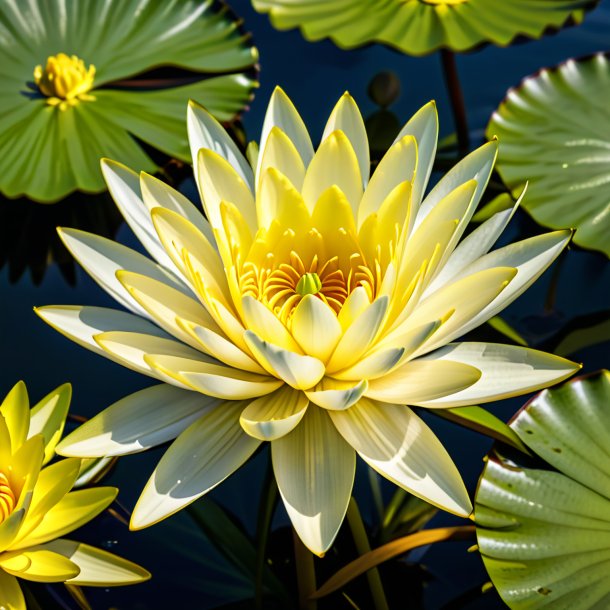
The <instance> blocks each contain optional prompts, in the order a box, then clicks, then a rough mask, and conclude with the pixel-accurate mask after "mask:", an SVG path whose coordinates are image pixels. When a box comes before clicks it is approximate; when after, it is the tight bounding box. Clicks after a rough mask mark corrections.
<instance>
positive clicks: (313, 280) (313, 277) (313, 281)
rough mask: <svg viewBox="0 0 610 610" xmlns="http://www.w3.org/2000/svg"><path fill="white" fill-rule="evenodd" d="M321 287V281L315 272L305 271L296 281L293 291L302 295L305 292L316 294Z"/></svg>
mask: <svg viewBox="0 0 610 610" xmlns="http://www.w3.org/2000/svg"><path fill="white" fill-rule="evenodd" d="M321 288H322V282H321V281H320V278H319V277H318V274H317V273H305V274H304V275H302V276H301V279H300V280H299V281H298V282H297V285H296V288H295V291H296V292H297V293H298V294H300V295H301V296H302V297H304V296H305V295H306V294H318V292H320V290H321Z"/></svg>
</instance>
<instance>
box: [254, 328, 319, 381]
mask: <svg viewBox="0 0 610 610" xmlns="http://www.w3.org/2000/svg"><path fill="white" fill-rule="evenodd" d="M245 339H246V343H247V344H248V347H249V348H250V351H251V352H252V353H253V354H254V356H255V357H256V359H257V360H258V361H259V363H260V364H261V365H262V366H263V367H264V368H265V369H266V370H267V371H268V372H269V373H271V374H272V375H274V376H276V377H279V378H280V379H281V380H282V381H285V382H286V383H287V384H288V385H290V386H292V387H293V388H296V389H297V390H306V389H308V388H311V387H313V386H314V385H316V383H318V381H320V379H322V376H323V375H324V364H323V363H322V362H321V361H320V360H318V359H317V358H313V357H312V356H303V355H301V354H296V353H295V352H292V351H290V350H286V349H283V348H281V347H279V346H277V345H274V344H273V343H269V342H267V341H264V340H263V339H261V338H260V337H259V336H258V335H257V334H256V333H254V332H253V331H251V330H248V331H246V334H245Z"/></svg>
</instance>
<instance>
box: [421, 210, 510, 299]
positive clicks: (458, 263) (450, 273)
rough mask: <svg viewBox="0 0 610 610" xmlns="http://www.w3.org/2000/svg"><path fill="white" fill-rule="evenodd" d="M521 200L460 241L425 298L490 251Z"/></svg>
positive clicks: (428, 288)
mask: <svg viewBox="0 0 610 610" xmlns="http://www.w3.org/2000/svg"><path fill="white" fill-rule="evenodd" d="M520 200H521V199H519V201H520ZM519 201H517V203H516V204H515V205H514V206H513V207H512V208H509V209H507V210H502V211H501V212H498V213H497V214H494V215H493V216H492V217H491V218H489V219H488V220H486V221H485V222H484V223H482V224H481V225H480V226H478V227H477V228H476V229H475V230H474V231H473V232H472V233H470V234H469V235H468V237H466V238H465V239H463V240H462V241H461V242H460V244H459V245H458V246H457V248H456V249H455V250H454V251H453V252H452V254H451V256H450V257H449V258H448V259H447V262H446V263H445V264H444V265H443V268H442V269H441V270H440V271H439V273H438V274H437V276H436V277H435V278H434V279H433V280H432V282H431V283H430V285H429V286H428V287H427V288H426V290H425V291H424V295H423V296H424V298H426V297H428V296H430V295H431V294H432V293H433V292H435V291H436V290H438V289H439V288H440V287H441V286H443V285H445V284H448V283H450V282H452V281H453V280H454V279H455V278H456V277H457V276H458V274H459V273H460V272H461V271H462V270H463V269H465V268H466V266H467V265H469V264H470V263H472V262H474V261H476V260H477V259H478V258H480V257H481V256H483V255H484V254H486V253H487V252H489V250H490V248H491V247H492V246H493V245H494V244H495V243H496V240H497V239H498V237H500V235H501V234H502V232H503V231H504V229H505V228H506V226H507V225H508V223H509V221H510V219H511V218H512V217H513V214H514V213H515V210H516V209H517V206H518V205H519Z"/></svg>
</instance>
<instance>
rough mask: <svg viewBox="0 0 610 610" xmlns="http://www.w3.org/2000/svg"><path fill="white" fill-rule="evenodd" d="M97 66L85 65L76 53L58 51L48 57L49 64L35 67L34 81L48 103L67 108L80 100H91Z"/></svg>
mask: <svg viewBox="0 0 610 610" xmlns="http://www.w3.org/2000/svg"><path fill="white" fill-rule="evenodd" d="M94 77H95V66H94V65H93V64H91V65H90V66H89V68H86V67H85V62H84V61H83V60H82V59H80V58H79V57H77V56H76V55H72V56H68V55H66V54H65V53H58V54H57V55H51V56H50V57H48V58H47V65H46V67H45V68H44V69H43V68H42V66H36V68H34V82H35V83H36V85H38V88H39V89H40V92H41V93H42V94H43V95H46V96H47V104H49V105H51V106H57V105H58V106H59V108H60V110H65V109H66V108H67V106H68V105H70V106H73V105H74V104H76V103H77V102H78V101H79V100H86V101H91V100H94V99H95V98H94V97H93V96H92V95H87V92H88V91H90V90H91V88H92V87H93V79H94Z"/></svg>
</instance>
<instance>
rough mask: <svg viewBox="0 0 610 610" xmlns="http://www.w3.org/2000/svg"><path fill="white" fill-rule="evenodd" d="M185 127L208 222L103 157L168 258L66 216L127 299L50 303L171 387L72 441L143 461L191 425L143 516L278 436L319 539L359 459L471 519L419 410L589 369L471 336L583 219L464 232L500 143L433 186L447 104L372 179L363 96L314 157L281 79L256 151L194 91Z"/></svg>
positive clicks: (78, 330) (215, 478)
mask: <svg viewBox="0 0 610 610" xmlns="http://www.w3.org/2000/svg"><path fill="white" fill-rule="evenodd" d="M188 129H189V138H190V145H191V151H192V155H193V163H194V167H195V176H196V179H197V184H198V186H199V192H200V195H201V198H202V201H203V208H204V210H205V216H206V217H205V218H204V216H203V215H202V214H201V212H200V211H199V210H198V209H197V208H196V207H195V206H194V205H193V204H192V203H190V202H189V201H188V200H187V199H185V197H184V196H183V195H181V194H180V193H178V192H176V191H175V190H173V189H171V188H170V187H168V186H167V185H166V184H164V183H163V182H161V181H159V180H157V179H156V178H154V177H152V176H150V175H147V174H145V173H142V174H140V175H138V174H136V173H134V172H132V171H131V170H129V169H127V168H126V167H124V166H122V165H119V164H117V163H115V162H112V161H104V162H103V171H104V174H105V177H106V180H107V182H108V186H109V189H110V192H111V193H112V195H113V197H114V198H115V200H116V203H117V205H118V206H119V208H120V209H121V211H122V213H123V215H124V216H125V218H126V220H127V222H128V223H129V225H130V226H131V228H132V229H133V230H134V232H135V233H136V235H137V236H138V238H139V239H140V240H141V242H142V244H143V245H144V247H145V248H146V249H147V250H148V252H149V253H150V254H151V256H152V257H153V258H154V259H155V260H156V262H153V261H152V260H150V259H149V258H147V257H146V256H144V255H142V254H139V253H137V252H135V251H132V250H130V249H128V248H126V247H124V246H122V245H119V244H116V243H114V242H112V241H109V240H106V239H103V238H101V237H98V236H95V235H91V234H88V233H84V232H81V231H76V230H72V229H63V230H62V231H61V235H62V238H63V240H64V242H65V244H66V245H67V247H68V248H69V249H70V250H71V252H72V253H73V254H74V256H75V257H76V258H77V259H78V260H79V261H80V263H81V264H82V265H83V267H84V268H85V269H86V270H87V271H88V272H89V273H90V274H91V275H92V276H93V278H94V279H95V280H96V281H97V282H98V283H99V284H100V286H102V288H104V289H105V290H106V291H107V292H109V293H110V294H111V295H112V296H113V297H114V298H115V299H116V300H117V301H118V302H119V303H120V304H121V305H122V306H123V307H125V308H126V309H127V310H129V312H130V313H127V312H125V311H120V310H114V309H106V308H99V307H85V306H52V307H43V308H40V309H38V310H37V311H38V314H39V315H40V316H41V317H42V318H43V319H44V320H46V321H47V322H48V323H49V324H51V325H52V326H54V327H55V328H56V329H58V330H59V331H60V332H62V333H63V334H64V335H66V336H67V337H69V338H71V339H72V340H74V341H76V342H77V343H79V344H80V345H82V346H84V347H87V348H88V349H91V350H93V351H95V352H97V353H98V354H102V355H104V356H106V357H108V358H110V359H112V360H114V361H115V362H118V363H120V364H122V365H124V366H127V367H129V368H131V369H133V370H136V371H139V372H141V373H144V374H146V375H149V376H151V377H153V378H156V379H158V380H160V381H161V382H163V383H162V384H161V385H156V386H154V387H151V388H148V389H145V390H142V391H140V392H136V393H135V394H132V395H131V396H128V397H126V398H124V399H122V400H121V401H119V402H118V403H116V404H114V405H112V406H111V407H109V408H108V409H106V410H105V411H104V412H102V413H101V414H99V415H98V416H96V417H95V418H93V419H92V420H91V421H90V422H88V423H86V424H84V425H83V426H81V427H80V428H79V429H77V430H76V431H75V432H73V433H72V434H71V435H70V436H69V437H67V438H66V439H65V440H64V441H63V442H62V443H61V444H60V446H59V447H58V450H59V452H60V453H61V454H63V455H70V456H79V457H84V456H88V457H91V456H112V455H124V454H128V453H135V452H138V451H143V450H145V449H147V448H149V447H152V446H154V445H159V444H161V443H164V442H167V441H169V440H171V439H174V438H176V437H177V438H176V441H175V442H174V443H173V444H172V445H171V446H170V448H169V449H168V450H167V452H166V453H165V455H164V457H163V458H162V459H161V461H160V463H159V465H158V466H157V468H156V470H155V471H154V473H153V475H152V477H151V478H150V480H149V481H148V484H147V485H146V487H145V489H144V491H143V493H142V495H141V497H140V499H139V501H138V503H137V506H136V507H135V510H134V512H133V516H132V520H131V527H132V528H135V529H138V528H142V527H146V526H148V525H151V524H153V523H156V522H157V521H159V520H161V519H164V518H165V517H167V516H168V515H171V514H172V513H174V512H176V511H178V510H179V509H181V508H183V507H184V506H186V505H187V504H189V503H190V502H193V501H194V500H195V499H197V498H198V497H200V496H202V495H203V494H205V493H206V492H207V491H209V490H210V489H212V488H213V487H215V486H216V485H218V484H219V483H220V482H222V481H223V480H224V479H225V478H226V477H228V476H229V475H230V474H231V473H233V472H234V471H235V470H236V469H237V468H239V467H240V466H241V465H242V464H243V463H244V462H245V461H246V460H247V459H248V458H249V457H250V456H251V455H252V454H253V453H254V451H255V450H256V449H257V448H258V447H259V445H260V444H261V442H263V441H271V455H272V461H273V468H274V471H275V476H276V479H277V483H278V486H279V490H280V493H281V496H282V499H283V501H284V505H285V506H286V509H287V511H288V514H289V516H290V518H291V520H292V523H293V524H294V527H295V529H296V531H297V532H298V534H299V535H300V537H301V538H302V540H303V542H304V543H305V544H306V545H307V546H308V547H309V548H310V549H311V550H312V551H313V552H315V553H318V554H322V553H324V552H325V551H326V550H327V549H328V548H329V547H330V545H331V544H332V542H333V540H334V538H335V536H336V534H337V531H338V529H339V527H340V525H341V522H342V521H343V518H344V515H345V512H346V509H347V505H348V502H349V498H350V495H351V492H352V486H353V482H354V470H355V465H356V453H357V454H358V455H360V456H361V457H362V459H364V460H365V461H366V462H367V463H368V464H369V465H370V466H371V467H372V468H374V469H375V470H377V471H378V472H380V473H381V474H382V475H384V476H385V477H387V478H388V479H389V480H390V481H393V482H394V483H396V484H397V485H400V486H401V487H403V488H405V489H407V490H408V491H410V492H411V493H413V494H415V495H417V496H420V497H422V498H424V499H426V500H428V501H429V502H431V503H433V504H435V505H437V506H439V507H441V508H443V509H445V510H448V511H451V512H453V513H456V514H458V515H462V516H467V515H468V514H469V513H470V512H471V510H472V506H471V502H470V499H469V496H468V494H467V492H466V489H465V487H464V484H463V483H462V479H461V477H460V475H459V473H458V471H457V469H456V467H455V465H454V464H453V462H452V460H451V458H450V457H449V455H448V454H447V452H446V451H445V449H444V448H443V446H442V445H441V443H440V442H439V440H438V439H437V438H436V436H435V435H434V434H433V432H432V431H431V430H430V429H429V428H428V426H427V425H426V424H425V423H424V422H423V421H422V420H421V419H420V418H419V417H418V416H417V415H416V413H415V412H414V411H413V410H411V409H410V408H409V407H408V406H405V405H416V406H420V407H427V408H445V407H455V406H460V405H468V404H472V403H480V402H485V401H491V400H497V399H499V398H503V397H506V396H513V395H516V394H521V393H524V392H529V391H531V390H534V389H536V388H541V387H543V386H546V385H548V384H550V383H553V382H555V381H558V380H560V379H564V378H565V377H567V376H569V375H570V374H572V373H573V372H574V371H575V370H576V369H577V368H578V366H577V365H575V364H574V363H572V362H568V361H566V360H563V359H561V358H558V357H556V356H553V355H550V354H545V353H542V352H538V351H535V350H530V349H525V348H521V347H515V346H505V345H495V344H488V343H452V341H453V340H454V339H455V338H457V337H459V336H460V335H463V334H464V333H466V332H467V331H469V330H470V329H472V328H474V327H476V326H478V325H480V324H482V323H483V322H485V321H486V320H488V319H489V318H490V317H492V316H494V315H495V314H496V313H497V312H498V311H500V310H501V309H502V308H504V307H505V306H506V305H508V304H509V303H510V302H512V301H513V300H514V299H515V298H516V297H517V296H519V295H520V294H521V293H522V292H523V291H524V290H525V289H526V288H527V287H528V286H529V285H530V284H531V283H532V282H533V281H534V280H535V279H536V278H537V277H538V276H539V275H540V274H541V273H542V272H543V271H544V270H545V269H546V268H547V267H548V265H549V264H550V263H551V262H552V261H553V260H554V259H555V257H556V256H557V255H558V254H559V253H560V252H561V251H562V249H563V248H564V247H565V246H566V244H567V243H568V242H569V239H570V232H569V231H557V232H554V233H548V234H546V235H541V236H538V237H534V238H531V239H527V240H525V241H522V242H519V243H516V244H512V245H509V246H505V247H503V248H500V249H498V250H496V251H495V252H491V253H488V251H489V250H490V248H491V247H492V245H493V244H494V242H495V241H496V239H497V238H498V236H499V235H500V233H501V232H502V230H503V229H504V227H505V226H506V224H507V223H508V221H509V219H510V217H511V214H512V211H510V210H509V211H502V212H499V213H498V214H496V215H495V216H494V217H493V218H491V219H490V220H488V221H487V222H486V223H484V224H483V225H482V226H481V227H479V228H478V229H477V230H476V231H474V232H473V233H471V234H470V235H469V236H468V237H466V238H465V239H463V240H462V241H461V243H460V239H461V237H462V235H463V233H464V231H465V229H466V225H467V224H468V222H469V220H470V218H471V216H472V214H473V212H474V210H475V208H476V207H477V204H478V202H479V200H480V197H481V194H482V192H483V190H484V188H485V186H486V184H487V181H488V179H489V175H490V173H491V170H492V167H493V164H494V161H495V158H496V152H497V143H496V142H491V143H488V144H486V145H484V146H482V147H481V148H480V149H478V150H476V151H475V152H473V153H472V154H471V155H469V156H468V157H466V158H465V159H464V160H463V161H461V162H460V163H459V164H458V165H457V166H456V167H455V168H454V169H453V170H451V171H450V172H449V173H448V174H447V175H446V176H445V177H444V178H443V179H442V180H441V181H440V182H439V183H438V184H437V185H436V186H435V187H434V189H432V190H431V192H430V193H429V194H428V195H427V196H426V197H425V198H424V197H423V195H424V191H425V189H426V184H427V182H428V179H429V176H430V173H431V170H432V164H433V160H434V156H435V151H436V141H437V135H438V121H437V113H436V108H435V105H434V104H433V103H430V104H428V105H426V106H424V107H423V108H422V109H421V110H420V111H419V112H418V113H417V114H416V115H415V116H414V117H413V118H412V119H411V120H410V121H409V122H408V123H407V124H406V125H405V127H404V128H403V129H402V131H401V132H400V134H399V135H398V137H397V139H396V142H395V143H394V144H393V145H392V147H391V148H390V149H389V151H388V152H387V154H386V155H385V157H384V158H383V160H382V161H381V162H380V164H379V165H378V167H377V169H376V170H375V172H374V174H373V175H372V176H371V177H370V180H369V163H370V162H369V150H368V142H367V135H366V132H365V128H364V124H363V121H362V117H361V115H360V112H359V111H358V108H357V106H356V104H355V102H354V100H353V99H352V98H351V97H350V96H349V95H348V94H345V95H344V96H343V97H341V99H340V100H339V102H338V103H337V105H336V106H335V108H334V110H333V111H332V114H331V115H330V118H329V120H328V123H327V125H326V128H325V130H324V133H323V136H322V142H321V144H320V146H319V147H318V149H317V151H314V147H313V145H312V142H311V139H310V136H309V134H308V132H307V130H306V128H305V126H304V124H303V121H302V120H301V118H300V116H299V114H298V112H297V111H296V109H295V108H294V106H293V105H292V103H291V102H290V100H289V99H288V97H287V96H286V94H285V93H284V92H283V91H282V90H280V89H277V90H276V91H275V92H274V94H273V96H272V98H271V101H270V104H269V108H268V111H267V115H266V118H265V122H264V125H263V129H262V135H261V139H260V151H261V152H260V155H259V156H258V159H257V160H256V162H255V163H253V165H254V167H251V166H250V164H249V163H248V162H247V161H246V160H245V158H244V157H243V156H242V154H241V153H240V152H239V150H238V149H237V147H236V146H235V144H234V143H233V142H232V140H231V139H230V137H229V136H228V135H227V134H226V132H225V131H224V130H223V128H222V127H221V126H220V125H219V124H218V123H217V122H216V121H215V120H214V119H213V118H212V116H211V115H210V114H208V113H207V112H206V111H205V110H204V109H203V108H201V107H199V106H197V105H196V104H191V105H190V107H189V110H188Z"/></svg>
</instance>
